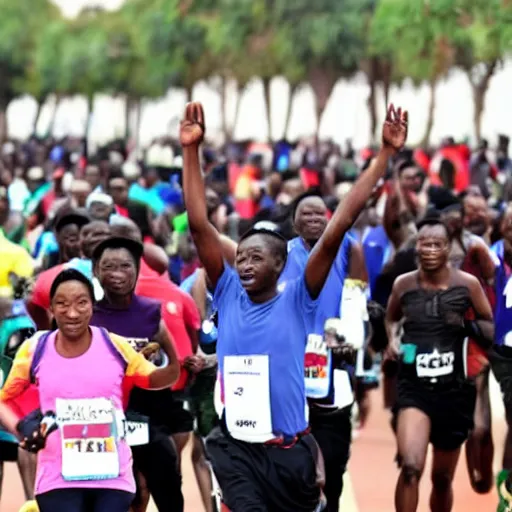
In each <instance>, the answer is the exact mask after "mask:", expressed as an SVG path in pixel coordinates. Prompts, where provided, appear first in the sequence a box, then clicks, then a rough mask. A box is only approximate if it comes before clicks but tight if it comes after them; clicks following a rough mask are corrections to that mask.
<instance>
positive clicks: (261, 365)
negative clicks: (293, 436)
mask: <svg viewBox="0 0 512 512" xmlns="http://www.w3.org/2000/svg"><path fill="white" fill-rule="evenodd" d="M224 406H225V417H226V426H227V429H228V431H229V432H230V434H231V435H232V436H233V437H234V438H235V439H239V440H240V441H247V442H249V443H264V442H266V441H269V440H270V439H273V438H274V437H275V436H274V434H273V433H272V413H271V409H270V376H269V359H268V355H264V356H261V355H257V356H225V357H224Z"/></svg>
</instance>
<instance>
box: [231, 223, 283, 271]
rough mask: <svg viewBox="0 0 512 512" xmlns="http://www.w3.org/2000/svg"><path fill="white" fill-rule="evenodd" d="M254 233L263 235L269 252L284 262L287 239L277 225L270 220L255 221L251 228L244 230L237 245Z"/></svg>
mask: <svg viewBox="0 0 512 512" xmlns="http://www.w3.org/2000/svg"><path fill="white" fill-rule="evenodd" d="M254 235H263V236H264V238H265V240H267V241H268V245H269V247H270V250H271V252H272V253H273V254H274V255H276V256H279V257H280V258H282V260H283V262H284V263H286V258H287V256H288V241H287V240H286V238H285V237H284V236H283V235H282V234H281V232H280V230H279V226H278V225H277V224H274V223H273V222H270V221H260V222H257V223H256V224H255V225H254V226H253V227H252V228H251V229H249V230H248V231H246V232H245V233H244V234H243V235H242V236H241V237H240V241H239V243H238V246H240V244H241V243H242V242H243V241H244V240H246V239H247V238H250V237H251V236H254Z"/></svg>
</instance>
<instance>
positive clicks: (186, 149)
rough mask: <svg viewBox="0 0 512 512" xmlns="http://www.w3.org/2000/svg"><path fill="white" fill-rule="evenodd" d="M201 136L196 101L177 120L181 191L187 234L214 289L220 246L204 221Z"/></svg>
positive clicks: (221, 265)
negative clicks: (187, 226) (183, 115)
mask: <svg viewBox="0 0 512 512" xmlns="http://www.w3.org/2000/svg"><path fill="white" fill-rule="evenodd" d="M203 137H204V113H203V107H202V106H201V104H200V103H189V104H188V105H187V107H186V111H185V118H184V120H183V121H182V122H181V128H180V142H181V145H182V146H183V192H184V196H185V206H186V208H187V213H188V223H189V229H190V233H191V234H192V238H193V239H194V243H195V245H196V248H197V252H198V255H199V259H200V260H201V263H202V264H203V266H204V269H205V271H206V274H207V275H208V279H209V281H210V283H211V284H212V286H213V287H214V288H215V286H216V285H217V282H218V280H219V278H220V276H221V275H222V272H223V270H224V260H223V256H222V245H221V241H220V237H219V233H218V232H217V230H216V229H215V228H214V227H213V226H212V225H211V224H210V222H209V221H208V215H207V208H206V195H205V187H204V181H203V177H202V175H201V167H200V162H199V146H200V144H201V142H202V141H203Z"/></svg>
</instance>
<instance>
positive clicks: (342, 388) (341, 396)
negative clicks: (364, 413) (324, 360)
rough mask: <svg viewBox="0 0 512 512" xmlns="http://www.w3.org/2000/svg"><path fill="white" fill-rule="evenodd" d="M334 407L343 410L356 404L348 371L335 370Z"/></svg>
mask: <svg viewBox="0 0 512 512" xmlns="http://www.w3.org/2000/svg"><path fill="white" fill-rule="evenodd" d="M333 382H334V405H335V406H336V407H338V408H339V409H343V408H344V407H347V406H348V405H351V404H352V403H354V392H353V391H352V384H351V383H350V375H349V374H348V372H347V371H346V370H334V381H333Z"/></svg>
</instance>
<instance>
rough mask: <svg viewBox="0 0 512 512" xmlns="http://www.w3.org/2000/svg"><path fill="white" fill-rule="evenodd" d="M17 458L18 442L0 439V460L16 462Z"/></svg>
mask: <svg viewBox="0 0 512 512" xmlns="http://www.w3.org/2000/svg"><path fill="white" fill-rule="evenodd" d="M17 460H18V444H17V443H10V442H9V441H0V462H16V461H17Z"/></svg>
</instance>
